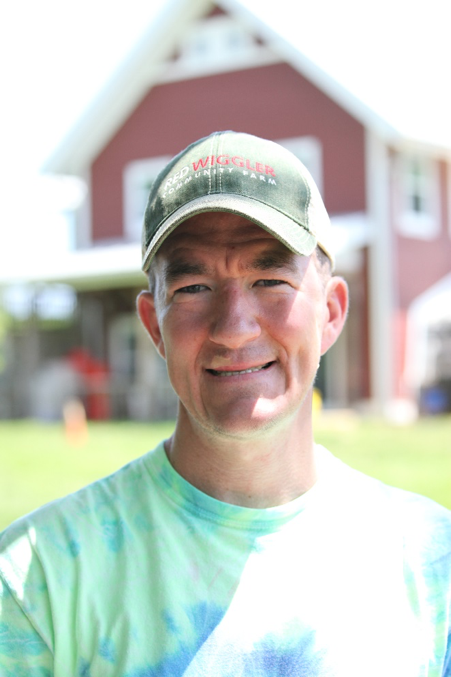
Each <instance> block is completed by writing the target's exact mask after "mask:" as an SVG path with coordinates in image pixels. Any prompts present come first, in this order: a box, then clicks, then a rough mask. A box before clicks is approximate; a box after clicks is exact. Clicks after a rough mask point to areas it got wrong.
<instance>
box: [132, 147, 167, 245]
mask: <svg viewBox="0 0 451 677" xmlns="http://www.w3.org/2000/svg"><path fill="white" fill-rule="evenodd" d="M170 159H171V157H170V156H169V155H165V156H161V157H156V158H150V159H147V160H135V161H134V162H130V163H129V164H128V165H127V166H126V167H125V170H124V223H125V228H124V233H125V237H126V238H127V240H129V241H130V242H140V241H141V233H142V225H143V217H144V212H145V209H146V204H147V198H148V197H149V192H150V189H151V187H152V184H153V182H154V181H155V179H156V177H157V175H158V173H159V172H160V170H161V169H163V167H165V166H166V164H167V163H168V162H169V160H170Z"/></svg>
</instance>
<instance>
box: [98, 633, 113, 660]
mask: <svg viewBox="0 0 451 677" xmlns="http://www.w3.org/2000/svg"><path fill="white" fill-rule="evenodd" d="M99 656H101V657H102V658H103V659H104V660H106V661H108V663H112V664H113V665H114V664H115V663H116V660H117V652H116V647H115V644H114V642H113V640H112V639H110V638H108V637H106V638H105V639H102V641H101V642H100V647H99Z"/></svg>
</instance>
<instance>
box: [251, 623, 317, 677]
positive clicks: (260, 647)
mask: <svg viewBox="0 0 451 677" xmlns="http://www.w3.org/2000/svg"><path fill="white" fill-rule="evenodd" d="M314 644H315V637H314V634H313V633H309V634H308V635H306V636H305V637H302V639H301V640H300V641H299V642H298V643H297V644H295V645H294V646H292V647H290V648H288V647H284V648H280V646H278V645H277V644H276V642H275V640H274V639H273V638H267V639H265V640H262V641H261V642H259V643H258V644H257V645H256V646H255V648H254V650H253V651H252V652H251V653H249V654H247V655H246V656H244V657H243V658H244V674H245V675H253V676H254V677H285V676H286V675H296V677H326V673H325V671H324V670H325V667H324V662H323V659H324V654H323V652H318V651H315V649H314Z"/></svg>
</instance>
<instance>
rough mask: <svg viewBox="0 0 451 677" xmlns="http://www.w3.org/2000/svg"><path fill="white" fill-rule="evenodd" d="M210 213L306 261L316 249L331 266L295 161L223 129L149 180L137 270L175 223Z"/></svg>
mask: <svg viewBox="0 0 451 677" xmlns="http://www.w3.org/2000/svg"><path fill="white" fill-rule="evenodd" d="M215 211H220V212H230V213H232V214H239V215H241V216H243V217H245V218H247V219H249V220H250V221H252V222H254V223H256V224H257V225H259V226H261V227H262V228H264V229H265V230H266V231H268V232H269V233H271V234H272V235H274V236H275V237H276V238H278V239H279V240H280V241H281V242H283V243H284V244H285V245H286V247H288V249H290V250H291V251H293V252H295V253H296V254H301V255H303V256H309V255H310V254H311V253H312V252H313V251H314V249H315V247H316V246H317V245H319V246H320V247H321V249H322V250H323V251H324V252H325V253H326V254H327V256H328V257H329V259H330V260H331V263H332V267H333V266H334V254H333V250H332V237H331V225H330V220H329V216H328V214H327V211H326V208H325V207H324V204H323V201H322V199H321V195H320V193H319V190H318V188H317V186H316V184H315V182H314V181H313V178H312V177H311V175H310V173H309V172H308V170H307V168H306V167H305V166H304V165H303V163H302V162H301V161H300V160H299V159H298V158H297V157H296V156H295V155H293V153H291V152H290V151H288V150H287V149H286V148H284V147H283V146H281V145H279V144H277V143H275V142H274V141H268V140H266V139H261V138H259V137H257V136H253V135H251V134H245V133H240V132H232V131H224V132H215V133H213V134H211V135H210V136H207V137H204V138H202V139H200V140H199V141H196V142H194V143H192V144H191V145H189V146H188V147H187V148H186V149H185V150H183V151H182V152H181V153H179V154H178V155H176V156H175V157H174V158H173V159H172V160H171V161H170V162H169V163H168V164H167V165H166V167H165V168H164V169H163V170H162V171H161V172H160V174H159V175H158V177H157V178H156V180H155V182H154V184H153V186H152V189H151V191H150V195H149V199H148V203H147V207H146V211H145V215H144V227H143V242H142V248H143V261H142V269H143V270H144V271H145V272H146V271H147V270H148V269H149V267H150V264H151V261H152V258H153V257H154V256H155V254H156V252H157V251H158V249H159V247H160V246H161V244H162V243H163V242H164V240H165V239H166V238H167V237H168V236H169V235H170V234H171V233H172V231H173V230H174V229H175V228H176V227H177V226H178V225H180V223H182V222H183V221H185V220H186V219H188V218H190V217H191V216H194V215H196V214H200V213H202V212H215Z"/></svg>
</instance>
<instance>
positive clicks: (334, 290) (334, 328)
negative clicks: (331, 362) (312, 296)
mask: <svg viewBox="0 0 451 677" xmlns="http://www.w3.org/2000/svg"><path fill="white" fill-rule="evenodd" d="M348 298H349V293H348V285H347V284H346V282H345V281H344V280H343V278H342V277H335V276H334V277H331V278H330V280H329V281H328V282H327V285H326V299H327V309H326V315H325V323H324V326H323V333H322V337H321V355H324V353H326V352H327V351H328V350H329V348H330V347H331V346H332V345H333V344H334V343H335V341H336V340H337V338H338V337H339V336H340V334H341V330H342V329H343V327H344V324H345V322H346V316H347V314H348Z"/></svg>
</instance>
